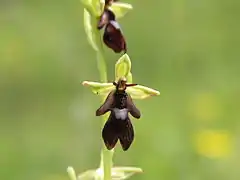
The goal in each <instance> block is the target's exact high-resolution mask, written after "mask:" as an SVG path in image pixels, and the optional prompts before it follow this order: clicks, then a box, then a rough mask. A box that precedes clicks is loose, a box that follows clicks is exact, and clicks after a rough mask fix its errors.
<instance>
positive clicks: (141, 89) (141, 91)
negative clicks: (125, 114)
mask: <svg viewBox="0 0 240 180" xmlns="http://www.w3.org/2000/svg"><path fill="white" fill-rule="evenodd" d="M127 93H129V94H130V95H131V97H132V98H133V99H145V98H148V97H151V96H158V95H160V92H159V91H157V90H154V89H151V88H149V87H146V86H141V85H137V86H132V87H128V88H127Z"/></svg>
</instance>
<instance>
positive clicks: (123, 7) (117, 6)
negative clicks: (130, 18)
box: [109, 2, 133, 19]
mask: <svg viewBox="0 0 240 180" xmlns="http://www.w3.org/2000/svg"><path fill="white" fill-rule="evenodd" d="M109 9H110V10H111V11H113V13H114V14H115V16H116V18H117V19H119V18H122V17H124V16H125V15H126V14H127V13H128V12H129V11H130V10H132V9H133V7H132V5H131V4H128V3H123V2H114V3H112V5H111V6H110V7H109Z"/></svg>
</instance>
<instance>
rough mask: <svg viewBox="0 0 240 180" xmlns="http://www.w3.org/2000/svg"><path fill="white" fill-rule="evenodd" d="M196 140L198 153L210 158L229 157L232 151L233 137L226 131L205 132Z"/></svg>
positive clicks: (198, 134)
mask: <svg viewBox="0 0 240 180" xmlns="http://www.w3.org/2000/svg"><path fill="white" fill-rule="evenodd" d="M194 140H195V146H196V149H197V152H198V153H199V154H201V155H203V156H206V157H209V158H221V157H227V156H228V155H230V153H231V151H232V146H233V142H232V136H231V134H230V133H229V132H226V131H213V130H212V131H211V130H204V131H201V132H199V133H197V134H196V136H195V139H194Z"/></svg>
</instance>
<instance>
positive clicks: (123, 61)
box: [115, 54, 131, 81]
mask: <svg viewBox="0 0 240 180" xmlns="http://www.w3.org/2000/svg"><path fill="white" fill-rule="evenodd" d="M130 71H131V61H130V58H129V56H128V55H127V54H124V55H123V56H122V57H120V59H119V60H118V61H117V62H116V64H115V80H116V81H118V80H119V79H120V78H122V77H125V78H128V76H129V73H130ZM127 80H128V79H127Z"/></svg>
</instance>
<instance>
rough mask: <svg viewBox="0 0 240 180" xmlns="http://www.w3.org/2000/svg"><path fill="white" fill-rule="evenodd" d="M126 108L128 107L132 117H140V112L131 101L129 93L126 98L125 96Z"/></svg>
mask: <svg viewBox="0 0 240 180" xmlns="http://www.w3.org/2000/svg"><path fill="white" fill-rule="evenodd" d="M127 108H128V110H129V112H130V114H131V115H132V116H133V117H135V118H137V119H139V118H140V117H141V113H140V111H139V110H138V108H137V107H136V106H135V104H134V103H133V101H132V98H131V96H130V95H128V98H127Z"/></svg>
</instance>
